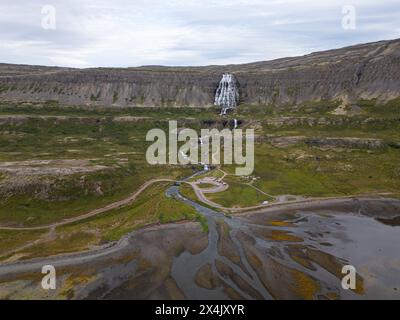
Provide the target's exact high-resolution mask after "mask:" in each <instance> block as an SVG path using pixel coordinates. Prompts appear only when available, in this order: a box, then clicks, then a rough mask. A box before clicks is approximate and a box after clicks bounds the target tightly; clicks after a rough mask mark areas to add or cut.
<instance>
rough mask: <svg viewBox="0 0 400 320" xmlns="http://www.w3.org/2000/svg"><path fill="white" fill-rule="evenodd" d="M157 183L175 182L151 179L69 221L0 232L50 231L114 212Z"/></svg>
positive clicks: (1, 228) (3, 228) (6, 228)
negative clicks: (110, 201)
mask: <svg viewBox="0 0 400 320" xmlns="http://www.w3.org/2000/svg"><path fill="white" fill-rule="evenodd" d="M158 182H175V180H172V179H153V180H149V181H147V182H145V183H144V184H143V185H142V186H141V187H140V188H139V189H138V190H137V191H136V192H135V193H133V194H131V195H130V196H129V197H127V198H125V199H122V200H119V201H117V202H113V203H111V204H109V205H106V206H104V207H101V208H98V209H94V210H92V211H89V212H88V213H85V214H83V215H80V216H77V217H73V218H69V219H65V220H62V221H59V222H55V223H52V224H47V225H42V226H36V227H1V226H0V230H14V231H33V230H45V229H52V228H56V227H60V226H64V225H66V224H70V223H73V222H77V221H81V220H84V219H87V218H91V217H94V216H96V215H98V214H101V213H104V212H107V211H110V210H114V209H118V208H121V207H123V206H126V205H129V204H131V203H132V202H133V201H135V200H136V198H137V197H138V196H139V195H140V194H141V193H142V192H143V191H144V190H146V189H147V188H148V187H149V186H151V185H153V184H155V183H158Z"/></svg>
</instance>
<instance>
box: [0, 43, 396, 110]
mask: <svg viewBox="0 0 400 320" xmlns="http://www.w3.org/2000/svg"><path fill="white" fill-rule="evenodd" d="M225 72H228V73H232V74H234V76H235V78H236V80H237V85H238V87H239V92H240V103H246V104H275V105H278V106H279V105H286V104H287V105H294V104H299V103H302V102H306V101H319V100H336V99H342V100H343V101H344V102H349V103H351V102H355V101H357V100H358V99H372V98H377V99H378V100H379V101H382V102H384V101H387V100H390V99H393V98H397V97H399V96H400V39H399V40H392V41H380V42H375V43H369V44H363V45H357V46H352V47H347V48H343V49H337V50H330V51H325V52H318V53H313V54H310V55H306V56H303V57H295V58H284V59H278V60H273V61H267V62H257V63H251V64H244V65H229V66H209V67H175V68H172V67H171V68H169V67H158V66H151V67H140V68H127V69H114V68H97V69H67V68H52V67H36V66H35V67H32V66H19V65H6V64H3V65H1V64H0V101H8V100H12V101H41V102H46V101H58V102H59V103H60V104H66V105H93V106H115V107H126V106H173V107H185V106H193V107H194V106H196V107H197V106H201V107H205V106H212V105H213V103H214V100H215V93H216V90H217V88H218V85H219V82H220V80H221V77H222V74H223V73H225Z"/></svg>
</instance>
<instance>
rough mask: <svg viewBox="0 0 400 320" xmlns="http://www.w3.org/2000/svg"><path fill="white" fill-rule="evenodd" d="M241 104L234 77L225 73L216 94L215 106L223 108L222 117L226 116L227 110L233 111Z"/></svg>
mask: <svg viewBox="0 0 400 320" xmlns="http://www.w3.org/2000/svg"><path fill="white" fill-rule="evenodd" d="M238 102H239V90H238V87H237V84H236V79H235V77H234V75H232V74H230V73H225V74H224V75H223V76H222V79H221V81H220V82H219V85H218V89H217V92H216V93H215V102H214V105H216V106H220V107H222V110H221V115H224V114H226V112H227V110H229V109H233V108H235V107H236V106H237V104H238Z"/></svg>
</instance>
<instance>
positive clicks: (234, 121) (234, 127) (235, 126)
mask: <svg viewBox="0 0 400 320" xmlns="http://www.w3.org/2000/svg"><path fill="white" fill-rule="evenodd" d="M237 124H238V122H237V119H233V129H236V128H237Z"/></svg>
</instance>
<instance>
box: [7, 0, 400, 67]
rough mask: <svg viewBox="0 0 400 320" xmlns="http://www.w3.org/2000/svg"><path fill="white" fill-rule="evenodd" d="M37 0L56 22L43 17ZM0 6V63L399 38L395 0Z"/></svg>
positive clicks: (123, 62) (78, 1)
mask: <svg viewBox="0 0 400 320" xmlns="http://www.w3.org/2000/svg"><path fill="white" fill-rule="evenodd" d="M45 5H52V6H53V7H54V8H55V9H56V15H55V22H56V25H55V27H56V28H55V29H45V28H43V27H42V20H43V19H44V17H48V16H46V14H43V13H42V8H43V6H45ZM344 5H352V6H354V8H355V9H356V17H357V20H356V28H355V29H344V28H343V27H342V18H343V13H342V9H343V6H344ZM0 9H1V10H0V62H6V63H24V64H40V65H59V66H68V67H95V66H104V67H128V66H140V65H155V64H157V65H159V64H162V65H209V64H230V63H244V62H253V61H260V60H270V59H274V58H281V57H286V56H297V55H303V54H307V53H311V52H314V51H320V50H325V49H332V48H338V47H343V46H347V45H352V44H357V43H363V42H370V41H377V40H383V39H395V38H400V19H399V17H400V1H399V0H347V1H343V0H320V1H319V3H318V2H317V1H315V0H312V1H311V0H305V1H301V0H270V1H268V0H229V1H228V0H172V1H168V0H163V1H162V0H146V1H145V0H69V1H63V0H45V1H41V0H30V1H26V0H13V1H10V0H0ZM44 21H45V22H47V24H45V25H47V26H48V25H49V24H48V23H49V20H48V19H47V20H46V19H45V20H44Z"/></svg>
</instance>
